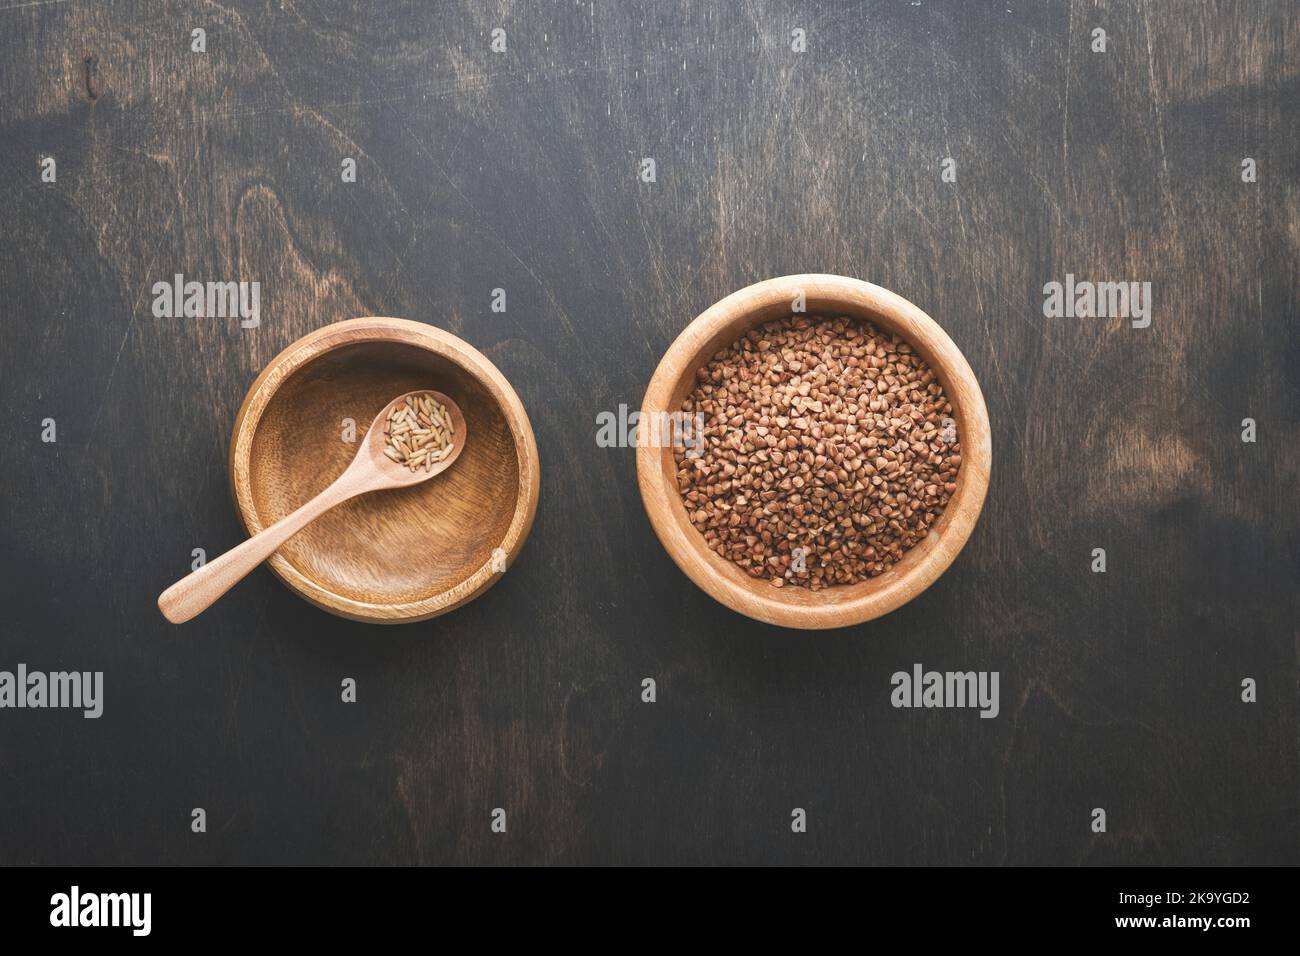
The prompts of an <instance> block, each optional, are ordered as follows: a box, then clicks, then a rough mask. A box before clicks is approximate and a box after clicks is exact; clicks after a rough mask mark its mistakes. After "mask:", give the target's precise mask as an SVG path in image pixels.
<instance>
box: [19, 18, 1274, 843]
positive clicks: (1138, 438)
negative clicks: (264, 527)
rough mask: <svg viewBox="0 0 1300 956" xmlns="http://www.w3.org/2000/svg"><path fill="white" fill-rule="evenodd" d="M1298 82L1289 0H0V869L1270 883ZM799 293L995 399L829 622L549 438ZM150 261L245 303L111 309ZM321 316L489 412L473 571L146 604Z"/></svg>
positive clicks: (220, 501)
mask: <svg viewBox="0 0 1300 956" xmlns="http://www.w3.org/2000/svg"><path fill="white" fill-rule="evenodd" d="M195 28H202V29H203V30H204V31H205V35H204V39H205V47H206V50H205V52H194V51H193V50H192V49H191V47H192V42H193V41H192V34H191V31H192V30H193V29H195ZM495 28H502V29H504V31H505V39H506V49H505V52H501V53H497V52H493V50H492V49H491V46H492V42H493V34H492V31H493V30H494V29H495ZM1095 28H1101V29H1104V30H1105V33H1106V49H1105V51H1104V52H1094V50H1093V46H1094V44H1095V40H1094V34H1093V31H1094V29H1095ZM795 30H803V31H805V32H804V34H803V35H802V36H803V38H804V39H805V41H806V50H805V51H804V52H797V51H796V50H794V49H793V47H794V46H798V45H799V42H798V41H799V36H800V35H798V34H795V33H793V32H792V31H795ZM1298 78H1300V10H1298V9H1297V7H1296V5H1295V4H1294V3H1288V2H1285V0H1278V2H1263V0H1261V2H1255V0H1250V2H1247V0H1242V2H1238V3H1233V2H1223V3H1215V4H1208V3H1206V4H1202V3H1175V2H1168V3H1152V4H1141V5H1137V4H1122V3H1109V4H1104V5H1103V6H1102V7H1101V8H1098V7H1095V6H1093V5H1092V4H1067V3H1064V2H1059V3H1049V2H1044V3H1024V2H1020V0H1016V2H1010V0H1009V2H1007V3H1005V4H1001V3H1000V4H982V3H951V4H946V3H929V2H926V3H916V4H911V3H878V4H856V5H855V4H839V3H818V4H809V3H805V4H799V5H795V6H792V7H787V6H786V5H783V4H776V3H764V2H751V3H744V4H735V5H729V4H713V3H684V4H675V3H654V4H630V3H629V4H613V3H608V2H603V0H602V2H597V3H594V4H593V3H589V2H581V3H558V2H557V3H545V4H526V5H518V6H517V7H514V8H512V9H509V10H506V11H505V12H499V11H498V10H497V7H496V5H492V4H480V3H471V2H463V3H458V4H452V5H446V6H443V7H442V8H439V9H435V8H434V5H433V4H425V3H417V2H403V3H375V4H357V5H355V7H354V6H353V5H349V4H344V3H338V2H331V0H285V2H282V3H281V2H256V3H255V2H241V3H226V4H222V5H217V4H206V3H204V4H200V3H182V2H178V3H168V4H154V3H145V2H138V3H133V2H103V3H98V2H77V0H68V2H59V0H45V2H34V3H33V2H26V3H24V2H15V0H2V3H0V96H2V99H0V169H2V170H3V181H2V183H0V236H2V237H3V238H2V239H0V250H2V257H0V288H2V289H3V347H2V351H0V382H2V383H3V384H2V388H3V398H4V415H3V416H0V440H2V441H3V447H4V448H5V455H4V470H3V479H0V481H2V485H0V492H2V493H0V541H2V542H3V545H2V547H0V561H2V562H3V563H2V566H0V581H2V582H3V583H2V585H0V586H2V587H3V593H2V594H0V598H2V600H0V609H2V610H0V614H2V615H3V617H2V618H0V620H2V624H3V626H2V631H0V669H8V670H12V669H14V668H15V667H16V666H17V664H19V663H25V664H26V665H27V666H28V667H29V668H31V669H40V670H62V669H75V670H87V671H94V670H102V671H103V672H104V682H105V690H104V696H105V699H104V714H103V716H102V718H100V719H98V720H87V719H83V718H82V717H81V716H80V715H79V714H77V713H71V712H68V711H57V710H44V711H40V710H10V709H5V710H0V808H2V810H0V862H4V863H56V862H59V863H78V864H91V863H110V862H125V863H146V862H164V863H228V862H247V863H273V862H305V863H370V862H382V863H451V862H463V863H529V864H533V863H561V864H567V863H776V862H783V863H850V862H853V863H929V864H963V863H1013V864H1019V863H1062V864H1074V863H1296V862H1300V757H1298V753H1297V750H1298V746H1300V721H1298V714H1297V698H1298V696H1300V690H1298V683H1297V617H1298V615H1297V610H1298V606H1297V605H1298V602H1297V588H1296V585H1297V580H1300V514H1298V506H1297V493H1296V480H1297V473H1298V472H1300V467H1298V466H1300V454H1298V453H1297V439H1298V438H1300V332H1298V331H1297V328H1298V326H1297V314H1298V308H1297V305H1298V304H1297V288H1298V287H1300V282H1298V281H1297V279H1298V276H1297V271H1298V270H1297V262H1298V261H1300V225H1298V223H1300V216H1298V215H1297V212H1298V210H1300V188H1298V185H1297V184H1298V183H1300V179H1298V178H1297V172H1298V170H1297V165H1298V161H1297V148H1296V147H1297V137H1296V135H1295V131H1296V128H1297V119H1298V116H1297V112H1298V110H1297V104H1298V103H1300V79H1298ZM45 157H53V158H54V159H55V163H56V165H55V167H54V169H55V172H56V179H55V181H54V182H43V181H42V173H43V171H44V170H45V169H47V168H48V164H43V160H44V158H45ZM346 158H352V159H355V161H356V170H357V175H356V181H355V182H344V181H343V177H342V175H341V171H342V164H343V161H344V160H345V159H346ZM643 158H653V159H654V160H655V173H656V175H655V181H654V182H653V183H646V182H643V181H642V180H641V179H640V178H639V177H638V173H639V167H640V163H641V160H642V159H643ZM1246 158H1251V159H1253V160H1254V161H1255V170H1256V179H1255V181H1254V182H1244V181H1243V175H1242V174H1243V166H1242V163H1243V160H1244V159H1246ZM946 159H952V160H953V164H950V165H949V166H947V167H945V164H944V161H945V160H946ZM945 168H949V169H953V170H955V173H956V181H955V182H948V181H945V180H944V176H943V172H944V169H945ZM802 271H816V272H836V273H842V274H846V275H852V276H858V277H861V278H864V279H868V280H871V281H873V282H876V283H878V284H880V285H883V286H886V287H887V288H890V289H893V290H894V291H896V292H899V293H900V294H902V295H904V296H906V297H907V298H909V299H911V300H912V301H914V302H916V303H917V304H918V305H920V306H921V307H922V308H924V309H925V310H926V311H927V312H929V313H930V314H931V315H932V316H934V317H935V318H936V319H937V320H938V321H939V323H940V324H941V325H943V326H944V328H945V329H946V330H947V331H948V332H949V334H950V335H951V336H952V337H953V339H954V340H955V341H956V342H957V344H958V345H959V346H960V347H961V348H962V349H963V350H964V352H965V354H966V355H967V357H968V358H969V360H970V362H971V365H972V366H973V367H974V369H975V371H976V373H977V374H978V375H979V376H980V380H981V382H982V384H983V388H984V394H985V397H986V399H987V402H988V407H989V414H990V418H991V419H992V423H993V432H994V468H993V478H992V483H991V486H990V490H989V498H988V504H987V506H986V508H985V511H984V516H983V518H982V520H981V523H980V524H979V526H978V527H977V529H976V531H975V534H974V536H973V537H972V539H971V541H970V543H969V544H968V545H967V548H966V550H965V551H964V552H963V554H962V555H961V556H960V558H959V559H958V560H957V562H956V564H955V565H954V566H953V567H952V569H951V570H950V571H949V572H948V573H947V574H946V575H945V576H944V577H943V578H942V579H941V580H940V581H939V582H938V583H937V584H936V585H935V586H934V587H933V588H931V589H930V590H929V591H928V592H927V593H925V594H924V595H923V596H921V597H920V598H919V599H918V600H916V601H914V602H913V603H912V604H910V605H909V606H907V607H905V608H903V609H902V610H900V611H898V612H896V613H894V614H892V615H889V616H888V617H886V618H884V619H881V620H878V621H875V622H872V623H870V624H867V625H863V626H861V627H857V628H854V629H852V630H849V631H843V632H834V633H798V632H786V631H781V630H778V629H775V628H771V627H767V626H763V625H760V624H756V623H754V622H751V621H749V620H747V619H745V618H742V617H739V616H737V615H735V614H733V613H731V612H729V611H727V610H726V609H724V608H722V607H721V606H719V605H717V604H715V603H714V602H713V601H711V600H710V599H709V598H708V597H706V596H705V595H704V594H703V593H702V592H700V591H698V590H697V589H696V588H695V587H694V586H692V585H691V584H690V583H689V582H688V580H687V579H686V578H685V577H684V576H683V575H682V574H681V573H680V572H679V571H678V570H677V568H676V567H675V566H674V565H673V564H672V563H671V561H670V560H669V559H668V557H667V556H666V555H665V554H664V552H663V550H662V549H661V548H660V546H659V544H658V542H657V540H656V539H655V537H654V535H653V533H652V532H651V530H650V527H649V525H648V523H647V520H646V518H645V515H644V513H643V511H642V507H641V502H640V498H639V495H638V492H637V488H636V480H635V468H634V462H633V452H632V450H630V449H618V448H614V449H606V448H598V447H597V445H596V442H595V439H594V436H595V430H596V428H595V416H596V415H597V414H598V413H599V412H601V411H605V410H616V409H617V408H618V406H619V405H620V403H626V404H628V405H630V406H633V407H635V406H636V405H637V404H639V402H640V398H641V395H642V392H643V390H644V388H645V385H646V382H647V381H648V379H649V376H650V374H651V372H652V371H653V369H654V367H655V365H656V364H657V363H658V361H659V358H660V356H661V355H662V354H663V352H664V350H665V349H666V347H667V346H668V344H669V343H670V342H671V341H672V339H673V338H674V337H675V336H676V335H677V333H678V332H679V331H680V330H681V329H682V328H683V327H684V325H685V324H686V323H687V322H688V321H689V320H690V319H691V318H693V317H694V316H695V315H696V314H697V313H698V312H700V311H702V310H703V309H704V308H705V307H707V306H708V305H710V304H711V303H713V302H714V301H715V300H717V299H719V298H720V297H722V296H723V295H725V294H727V293H729V292H731V291H733V290H735V289H737V288H739V287H741V286H744V285H747V284H749V283H751V282H753V281H756V280H758V279H761V278H766V277H769V276H773V275H781V274H786V273H791V272H802ZM176 273H182V274H184V275H185V276H186V278H187V279H196V280H199V281H208V280H213V281H217V280H219V281H249V282H252V281H256V282H259V283H260V287H261V290H262V300H261V314H260V318H261V324H260V325H259V326H258V327H257V328H254V329H243V328H241V327H240V325H239V323H238V321H236V320H230V319H217V318H203V319H195V318H191V319H185V318H159V317H156V316H155V315H154V312H153V309H152V305H153V295H152V292H151V289H152V286H153V284H154V283H155V282H158V281H166V280H170V278H171V277H172V276H173V275H174V274H176ZM1067 274H1068V275H1073V276H1075V277H1076V279H1088V280H1091V281H1135V282H1150V283H1151V289H1152V292H1151V295H1152V304H1153V307H1152V313H1151V318H1152V321H1151V324H1150V326H1149V327H1147V328H1134V327H1133V325H1132V323H1130V322H1129V321H1126V320H1123V319H1118V318H1047V317H1045V316H1044V314H1043V304H1044V294H1043V287H1044V285H1045V284H1046V283H1048V282H1052V281H1062V282H1064V281H1065V279H1066V276H1067ZM498 288H500V289H505V290H506V292H507V300H506V301H507V310H506V311H505V312H494V311H492V309H491V299H492V290H493V289H498ZM371 314H379V315H393V316H404V317H407V318H412V319H417V320H420V321H423V322H428V323H431V324H434V325H437V326H439V327H442V328H445V329H448V330H450V331H452V332H454V333H456V334H458V335H460V336H463V337H464V338H465V339H467V340H468V341H469V342H471V343H472V344H474V345H475V346H477V347H478V348H479V349H481V350H482V351H483V352H485V353H486V354H487V355H488V356H489V357H490V358H491V359H492V360H493V362H495V363H496V364H497V365H498V366H499V367H500V369H501V370H502V372H504V374H505V375H506V376H507V377H508V378H509V379H510V380H511V381H512V383H513V384H514V386H515V388H516V389H517V390H518V392H519V394H520V396H521V397H522V399H523V401H524V403H525V404H526V406H527V407H528V409H529V413H530V415H531V417H532V422H533V427H534V429H535V431H536V434H537V439H538V443H539V446H540V449H541V455H542V464H543V479H542V496H541V505H540V509H539V512H538V516H537V522H536V525H535V527H534V530H533V534H532V537H531V539H530V540H529V542H528V544H527V546H526V547H525V549H524V551H523V553H522V555H521V557H520V560H519V561H518V563H517V564H516V565H515V566H514V567H513V568H512V569H511V570H510V572H509V573H508V574H507V575H506V577H505V580H504V581H503V582H502V583H501V584H499V585H498V586H497V587H496V588H495V589H493V590H492V591H490V592H489V593H488V594H487V595H485V596H484V597H483V598H481V599H480V600H478V601H476V602H474V603H473V604H472V605H470V606H468V607H466V608H463V609H462V610H460V611H457V612H455V613H454V614H451V615H449V616H446V617H443V618H440V619H437V620H434V621H430V622H426V623H423V624H418V625H411V626H405V627H399V628H383V627H379V626H364V625H360V624H354V623H350V622H348V621H345V620H341V619H338V618H334V617H331V616H329V615H327V614H325V613H323V612H321V611H318V610H316V609H314V608H313V607H311V606H309V605H307V604H306V603H304V602H303V601H301V600H300V599H298V598H297V597H295V596H294V595H293V594H292V593H290V592H289V591H288V590H287V589H286V588H284V587H283V586H282V585H281V584H280V583H279V582H278V581H277V580H276V579H275V578H274V577H273V576H272V575H271V574H270V573H269V572H267V571H266V570H259V571H258V572H256V573H255V574H254V575H253V576H252V577H251V578H250V579H249V580H247V581H245V582H244V583H243V584H242V585H240V586H239V587H238V588H237V589H236V590H235V591H234V592H232V593H231V594H230V595H229V596H228V598H227V599H226V600H224V601H223V602H221V603H220V604H219V605H217V606H216V607H214V608H213V609H212V610H211V611H210V612H209V613H207V614H205V615H204V616H203V617H201V618H199V619H198V620H196V621H195V622H193V623H191V624H189V625H186V626H183V627H172V626H169V625H167V624H166V623H165V622H164V621H163V620H162V618H161V617H160V616H159V614H158V612H157V610H156V608H155V606H154V601H155V598H156V596H157V594H158V592H159V591H160V590H161V589H162V588H163V587H164V586H165V585H167V584H169V583H170V582H171V581H172V580H174V579H175V578H177V577H179V576H180V575H181V574H183V573H185V572H187V571H188V570H189V567H190V562H191V552H192V549H194V548H203V549H205V550H206V552H207V554H208V555H209V556H212V555H215V554H217V553H218V552H220V551H222V550H224V549H225V548H227V547H229V546H231V545H233V544H235V543H236V542H237V541H238V540H239V538H240V532H239V527H238V524H237V519H236V516H235V514H234V511H233V508H232V504H231V499H230V493H229V488H228V480H227V476H226V469H225V462H226V459H225V456H226V453H227V446H228V442H229V436H230V428H231V424H232V421H233V418H234V415H235V411H236V409H237V408H238V406H239V403H240V401H241V399H242V398H243V396H244V393H245V391H246V390H247V388H248V386H249V385H250V384H251V382H252V381H253V379H254V377H255V376H256V375H257V373H258V371H259V370H260V369H261V368H262V367H263V365H264V364H265V363H266V362H267V361H268V360H269V359H270V358H271V357H272V356H274V355H275V354H276V353H277V352H278V351H279V350H280V349H282V348H283V347H284V346H286V345H287V344H289V343H290V342H292V341H293V340H294V339H296V338H298V337H299V336H301V335H303V334H305V333H306V332H309V331H311V330H312V329H316V328H319V327H320V326H322V325H325V324H327V323H330V322H334V321H337V320H340V319H346V318H351V317H354V316H358V315H371ZM47 418H52V419H54V420H55V422H56V425H57V433H56V436H57V441H55V442H53V443H48V442H43V441H42V430H43V429H42V422H43V421H44V420H45V419H47ZM1245 418H1251V419H1254V420H1255V422H1256V427H1257V441H1255V442H1253V443H1248V442H1243V441H1242V421H1243V419H1245ZM1095 548H1104V549H1105V551H1106V556H1107V571H1106V573H1104V574H1100V573H1093V572H1092V571H1091V570H1090V565H1091V563H1092V560H1093V559H1092V553H1093V549H1095ZM916 663H921V664H922V665H924V666H925V667H926V668H935V669H939V670H990V671H997V672H998V673H999V674H1000V675H1001V712H1000V714H999V716H998V717H997V718H996V719H992V720H982V719H979V717H978V715H977V714H976V713H975V712H973V711H970V710H901V709H895V708H893V707H891V705H890V690H891V685H890V677H891V674H893V673H894V672H895V671H898V670H910V669H911V667H912V666H913V665H914V664H916ZM349 677H350V678H353V679H355V680H356V682H357V687H358V699H357V701H356V703H344V702H342V701H341V699H340V686H341V682H342V681H343V680H344V679H345V678H349ZM646 677H652V678H654V679H655V681H656V682H657V691H658V693H657V701H656V702H654V703H643V702H642V701H641V682H642V680H643V678H646ZM1246 678H1250V679H1253V680H1254V681H1255V682H1256V685H1257V701H1256V702H1254V703H1246V702H1243V701H1242V699H1241V698H1242V681H1243V680H1244V679H1246ZM196 807H201V808H203V809H204V810H205V811H206V818H207V828H206V832H204V833H195V832H193V831H192V828H191V811H192V810H193V809H194V808H196ZM495 808H503V809H504V810H505V811H506V819H507V829H506V832H505V833H504V834H501V833H494V832H493V831H492V828H491V820H492V813H493V810H494V809H495ZM795 808H802V809H804V810H805V811H806V813H807V821H808V822H807V832H806V833H795V832H792V828H791V820H792V817H791V813H792V810H794V809H795ZM1094 808H1104V809H1105V811H1106V824H1107V825H1106V832H1104V833H1096V832H1093V827H1092V821H1093V810H1094Z"/></svg>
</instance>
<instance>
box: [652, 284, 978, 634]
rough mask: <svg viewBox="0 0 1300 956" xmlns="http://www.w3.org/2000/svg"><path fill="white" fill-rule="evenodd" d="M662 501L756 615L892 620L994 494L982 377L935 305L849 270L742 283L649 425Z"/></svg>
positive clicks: (684, 542)
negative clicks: (930, 311)
mask: <svg viewBox="0 0 1300 956" xmlns="http://www.w3.org/2000/svg"><path fill="white" fill-rule="evenodd" d="M637 435H638V448H637V476H638V481H639V484H640V489H641V496H642V500H643V501H644V503H645V507H646V513H647V514H648V516H649V518H650V522H651V524H652V525H653V527H654V529H655V532H656V534H657V535H658V537H659V540H660V541H661V542H662V543H663V545H664V547H665V548H666V549H667V551H668V553H669V555H670V556H671V557H672V558H673V560H674V561H675V562H676V563H677V564H678V566H679V567H680V568H681V569H682V570H683V571H684V572H685V573H686V574H687V575H688V576H689V577H690V578H691V580H693V581H694V582H695V583H696V584H697V585H699V587H701V588H702V589H703V590H704V591H705V592H707V593H708V594H710V595H711V596H712V597H714V598H715V599H717V600H718V601H720V602H722V603H723V604H725V605H727V606H728V607H730V608H732V609H733V610H735V611H738V612H740V613H742V614H745V615H747V616H749V617H752V618H755V619H757V620H760V621H765V622H767V623H770V624H776V625H781V626H785V627H795V628H835V627H846V626H850V625H853V624H860V623H862V622H864V621H868V620H871V619H872V618H876V617H879V616H880V615H882V614H886V613H888V612H890V611H892V610H894V609H896V608H898V607H899V606H901V605H902V604H904V603H906V602H907V601H909V600H911V599H912V598H913V597H915V596H916V595H918V594H920V593H921V592H922V591H923V590H925V589H926V588H927V587H929V585H930V584H932V583H933V582H934V581H935V580H937V579H938V577H939V576H940V575H941V574H942V573H943V572H944V571H945V570H946V569H947V568H948V566H949V565H950V564H951V563H952V562H953V560H954V559H955V558H956V557H957V554H958V552H959V551H960V550H961V548H962V546H963V545H964V544H965V542H966V540H967V538H968V537H969V536H970V534H971V532H972V530H973V529H974V527H975V523H976V521H977V520H978V518H979V514H980V511H981V509H982V507H983V503H984V498H985V494H986V492H987V489H988V477H989V467H990V463H991V458H992V447H991V439H990V429H989V421H988V412H987V410H986V408H985V405H984V398H983V395H982V394H981V392H980V387H979V383H978V381H977V380H976V378H975V375H974V373H973V372H972V371H971V368H970V365H969V364H968V363H967V361H966V359H965V357H964V356H963V355H962V353H961V351H960V350H959V349H958V348H957V346H956V345H955V344H954V343H953V341H952V339H951V338H949V336H948V335H947V333H945V332H944V331H943V329H942V328H940V327H939V325H938V323H936V322H935V321H934V320H933V319H931V318H930V317H929V316H928V315H926V314H925V313H924V312H923V311H922V310H921V309H919V308H918V307H917V306H915V305H913V304H912V303H911V302H908V301H907V300H906V299H904V298H902V297H901V296H898V295H896V294H895V293H892V292H890V291H888V290H886V289H883V288H880V287H879V286H875V285H872V284H870V283H867V282H863V281H861V280H858V279H851V278H847V277H844V276H834V275H794V276H784V277H781V278H777V279H769V280H767V281H765V282H760V283H758V284H756V285H752V286H749V287H747V288H745V289H742V290H740V291H739V292H736V293H733V294H732V295H730V296H728V297H727V298H725V299H723V300H722V301H720V302H718V303H716V304H715V305H713V306H712V307H710V308H709V309H707V310H706V311H705V312H704V313H702V314H701V315H700V316H699V317H698V318H696V319H695V320H694V321H693V322H692V323H691V324H690V325H689V326H687V328H686V329H685V330H684V331H683V332H682V333H681V335H679V336H678V338H677V340H676V341H675V342H674V343H673V344H672V346H671V347H670V348H669V350H668V352H667V353H666V354H665V355H664V358H663V360H662V361H661V362H660V364H659V367H658V369H657V370H656V371H655V373H654V376H653V377H652V378H651V381H650V384H649V387H648V388H647V390H646V395H645V399H644V401H643V402H642V407H641V413H640V421H639V425H638V432H637Z"/></svg>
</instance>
